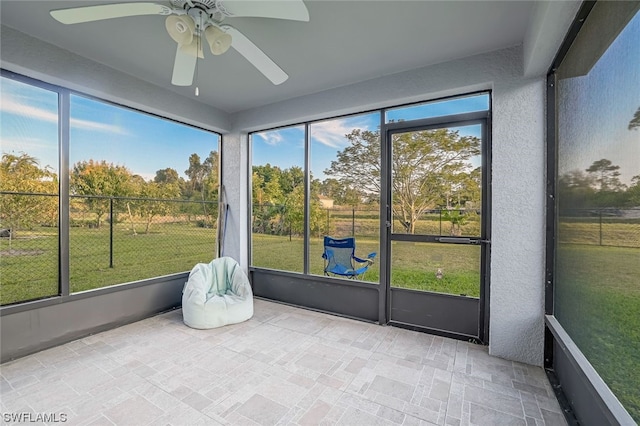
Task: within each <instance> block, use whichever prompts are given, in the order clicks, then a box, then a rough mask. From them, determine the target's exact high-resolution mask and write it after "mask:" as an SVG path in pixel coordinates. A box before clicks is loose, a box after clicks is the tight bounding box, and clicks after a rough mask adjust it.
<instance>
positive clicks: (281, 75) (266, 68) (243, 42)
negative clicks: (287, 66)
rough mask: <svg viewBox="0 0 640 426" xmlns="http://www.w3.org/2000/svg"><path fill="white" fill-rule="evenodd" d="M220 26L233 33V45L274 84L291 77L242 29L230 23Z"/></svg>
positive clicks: (228, 32)
mask: <svg viewBox="0 0 640 426" xmlns="http://www.w3.org/2000/svg"><path fill="white" fill-rule="evenodd" d="M220 28H222V30H224V31H225V32H226V33H227V34H229V35H231V40H232V41H231V47H233V48H234V49H236V50H237V51H238V53H240V54H241V55H242V56H244V57H245V58H246V59H247V61H249V62H251V64H253V66H254V67H256V68H257V69H258V71H260V72H261V73H262V74H264V76H265V77H267V78H268V79H269V80H271V82H272V83H273V84H275V85H278V84H282V83H284V82H285V81H286V80H287V79H288V78H289V76H288V75H287V73H285V72H284V71H282V68H280V67H279V66H278V65H277V64H276V63H275V62H273V61H272V60H271V59H270V58H269V57H268V56H267V55H266V54H265V53H264V52H263V51H262V50H260V48H259V47H258V46H256V45H255V44H253V42H252V41H251V40H249V39H248V38H247V37H246V36H245V35H244V34H242V33H241V32H240V31H238V30H237V29H235V28H233V27H232V26H230V25H222V26H221V27H220Z"/></svg>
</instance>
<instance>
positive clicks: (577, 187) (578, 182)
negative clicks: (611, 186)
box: [558, 170, 595, 210]
mask: <svg viewBox="0 0 640 426" xmlns="http://www.w3.org/2000/svg"><path fill="white" fill-rule="evenodd" d="M594 194H595V191H594V189H593V176H591V175H589V174H586V173H585V172H583V171H582V170H572V171H570V172H568V173H565V174H563V175H561V176H560V177H559V178H558V203H559V207H560V209H561V210H565V209H583V208H588V207H592V206H593V203H594Z"/></svg>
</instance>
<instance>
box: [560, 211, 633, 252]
mask: <svg viewBox="0 0 640 426" xmlns="http://www.w3.org/2000/svg"><path fill="white" fill-rule="evenodd" d="M558 241H559V242H560V243H569V244H586V245H598V246H610V247H636V248H637V247H640V208H628V209H615V208H602V209H564V210H562V211H560V214H559V220H558Z"/></svg>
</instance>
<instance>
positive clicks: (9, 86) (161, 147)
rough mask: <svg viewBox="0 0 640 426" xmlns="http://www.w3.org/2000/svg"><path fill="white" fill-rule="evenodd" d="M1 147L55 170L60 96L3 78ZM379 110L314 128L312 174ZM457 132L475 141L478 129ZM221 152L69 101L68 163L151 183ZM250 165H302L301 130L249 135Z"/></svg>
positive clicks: (144, 119)
mask: <svg viewBox="0 0 640 426" xmlns="http://www.w3.org/2000/svg"><path fill="white" fill-rule="evenodd" d="M0 81H1V86H2V87H1V89H2V101H1V102H0V120H1V124H2V126H1V127H0V137H1V140H0V148H1V149H2V152H9V153H15V154H18V153H20V152H26V153H27V154H29V155H32V156H34V157H36V158H37V159H38V160H39V161H40V164H41V166H44V165H49V166H51V168H53V169H54V170H56V171H57V167H58V133H57V120H58V118H57V102H58V101H57V95H56V93H54V92H50V91H47V90H45V89H42V88H38V87H33V86H30V85H27V84H22V83H19V82H16V81H13V80H10V79H6V78H2V79H1V80H0ZM488 99H489V98H488V96H487V95H480V96H471V97H465V98H459V99H451V100H446V101H442V102H435V103H425V104H421V105H414V106H409V107H400V108H396V109H390V110H388V111H387V120H400V119H403V120H412V119H416V118H424V117H433V116H442V115H450V114H455V113H462V112H469V111H477V110H484V109H487V108H488V107H489V105H488ZM379 126H380V114H379V113H378V112H374V113H367V114H359V115H353V116H349V117H342V118H337V119H330V120H324V121H318V122H314V123H312V124H311V127H310V129H311V171H312V173H313V176H314V177H316V178H320V179H324V178H326V176H325V175H324V170H325V169H327V168H328V167H329V166H330V165H331V160H333V159H335V158H336V154H337V153H338V152H339V151H341V150H343V149H344V148H345V147H346V146H347V145H348V141H347V139H346V137H345V135H346V134H348V133H350V132H351V131H352V130H353V129H361V130H371V131H375V130H377V129H378V127H379ZM461 134H469V135H472V136H479V128H478V127H473V128H471V127H469V128H467V129H465V130H461ZM211 150H218V135H217V134H215V133H211V132H206V131H203V130H200V129H195V128H193V127H189V126H186V125H182V124H179V123H176V122H173V121H170V120H164V119H160V118H158V117H155V116H151V115H147V114H144V113H140V112H138V111H133V110H130V109H127V108H122V107H117V106H113V105H110V104H107V103H103V102H99V101H95V100H92V99H88V98H84V97H81V96H76V95H72V96H71V138H70V161H69V163H70V165H71V166H72V165H73V164H74V163H76V162H78V161H82V160H89V159H94V160H106V161H107V162H110V163H114V164H118V165H123V166H125V167H127V168H128V169H129V170H131V171H132V173H134V174H139V175H141V176H143V177H144V178H145V179H152V178H153V177H154V176H155V172H156V171H157V170H159V169H164V168H167V167H171V168H174V169H175V170H177V171H178V173H179V174H180V175H182V176H184V171H185V170H186V169H187V168H188V158H189V156H190V155H191V154H192V153H194V152H195V153H197V154H198V155H200V157H201V158H202V159H203V160H204V158H206V156H207V155H208V154H209V152H210V151H211ZM252 155H253V164H267V163H269V164H271V165H274V166H279V167H281V168H283V169H286V168H289V167H292V166H299V167H302V166H303V165H304V126H303V125H300V126H293V127H288V128H283V129H278V130H273V131H268V132H262V133H255V134H254V135H253V150H252Z"/></svg>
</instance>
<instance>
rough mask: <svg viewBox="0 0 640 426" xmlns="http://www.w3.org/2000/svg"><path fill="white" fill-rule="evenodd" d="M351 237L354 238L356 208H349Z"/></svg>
mask: <svg viewBox="0 0 640 426" xmlns="http://www.w3.org/2000/svg"><path fill="white" fill-rule="evenodd" d="M351 236H352V237H355V236H356V208H355V207H351Z"/></svg>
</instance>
